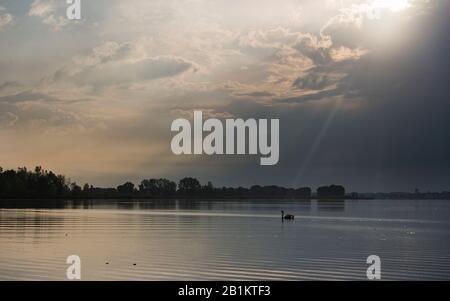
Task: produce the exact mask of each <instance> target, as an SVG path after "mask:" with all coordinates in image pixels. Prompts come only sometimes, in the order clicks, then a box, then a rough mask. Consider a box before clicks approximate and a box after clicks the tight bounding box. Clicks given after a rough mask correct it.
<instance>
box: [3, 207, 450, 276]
mask: <svg viewBox="0 0 450 301" xmlns="http://www.w3.org/2000/svg"><path fill="white" fill-rule="evenodd" d="M30 204H31V205H33V206H31V205H30ZM39 204H40V205H39V206H34V205H36V203H35V201H32V202H28V204H26V202H22V203H21V204H19V203H17V202H13V203H11V204H7V203H6V202H4V201H2V206H1V207H2V208H1V209H0V245H1V248H0V280H23V279H30V280H49V279H51V280H64V278H65V268H66V264H65V258H66V257H67V256H68V255H71V254H77V255H79V256H80V257H81V258H82V262H83V279H84V280H227V279H229V280H236V279H241V280H261V279H265V280H314V279H322V280H326V279H354V280H358V279H359V280H363V279H364V277H365V269H366V265H365V259H366V258H367V256H368V255H371V254H377V255H379V256H380V257H381V258H382V260H383V262H384V264H385V265H384V269H383V277H384V279H393V280H396V279H450V260H449V259H450V258H449V254H450V252H449V251H450V242H449V239H448V233H449V231H450V218H449V217H450V214H449V213H450V205H449V203H448V202H442V201H426V203H425V202H423V203H421V204H417V202H416V201H406V202H398V201H389V202H385V201H367V202H366V201H364V202H355V201H343V200H330V201H286V200H280V201H273V200H272V201H270V200H264V201H255V200H253V201H242V200H225V201H220V200H215V201H208V200H199V201H193V200H141V201H133V200H128V201H127V200H117V201H110V200H108V201H99V200H95V201H92V200H90V201H74V200H67V201H65V202H55V201H48V202H46V204H45V206H44V205H43V202H41V203H39ZM281 210H285V212H288V213H291V214H294V215H295V216H296V219H295V220H294V221H292V222H285V223H282V222H281V219H280V211H281ZM105 262H108V263H109V264H108V265H106V264H105ZM134 263H136V265H135V266H134V265H133V264H134Z"/></svg>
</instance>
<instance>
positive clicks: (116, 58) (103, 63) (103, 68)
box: [53, 42, 196, 87]
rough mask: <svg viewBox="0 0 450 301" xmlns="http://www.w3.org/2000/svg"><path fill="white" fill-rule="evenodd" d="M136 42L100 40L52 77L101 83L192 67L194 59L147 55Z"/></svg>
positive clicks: (167, 74)
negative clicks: (87, 51)
mask: <svg viewBox="0 0 450 301" xmlns="http://www.w3.org/2000/svg"><path fill="white" fill-rule="evenodd" d="M137 43H138V42H127V43H116V42H107V43H104V44H102V45H100V46H98V47H96V48H94V49H93V51H92V54H91V55H89V56H84V57H77V58H75V59H74V60H73V63H72V64H71V65H69V66H65V67H64V68H62V69H60V70H58V71H57V72H55V74H54V76H53V79H54V80H55V81H70V82H73V83H75V84H77V85H92V86H95V87H101V86H111V85H125V84H130V83H137V82H142V81H151V80H155V79H163V78H168V77H174V76H177V75H180V74H182V73H184V72H186V71H188V70H194V71H195V69H196V67H195V63H193V62H190V61H187V60H185V59H183V58H181V57H177V56H171V55H162V56H154V57H148V56H147V54H146V53H141V52H140V51H139V49H138V47H137Z"/></svg>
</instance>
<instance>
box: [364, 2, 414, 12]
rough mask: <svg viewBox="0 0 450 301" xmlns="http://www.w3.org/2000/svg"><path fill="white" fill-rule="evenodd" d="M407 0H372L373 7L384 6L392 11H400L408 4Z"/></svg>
mask: <svg viewBox="0 0 450 301" xmlns="http://www.w3.org/2000/svg"><path fill="white" fill-rule="evenodd" d="M409 2H410V1H409V0H373V2H372V6H373V7H380V8H386V9H389V10H392V11H400V10H404V9H406V8H408V7H409V6H410V3H409Z"/></svg>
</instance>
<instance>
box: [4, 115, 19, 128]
mask: <svg viewBox="0 0 450 301" xmlns="http://www.w3.org/2000/svg"><path fill="white" fill-rule="evenodd" d="M18 120H19V117H18V116H17V115H15V114H13V113H11V112H4V113H0V128H8V127H12V126H13V125H14V124H15V123H16V122H17V121H18Z"/></svg>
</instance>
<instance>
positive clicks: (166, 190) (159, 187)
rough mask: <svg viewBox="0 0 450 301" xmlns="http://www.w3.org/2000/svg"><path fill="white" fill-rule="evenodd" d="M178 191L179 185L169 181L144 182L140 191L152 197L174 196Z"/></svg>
mask: <svg viewBox="0 0 450 301" xmlns="http://www.w3.org/2000/svg"><path fill="white" fill-rule="evenodd" d="M176 190H177V184H176V183H175V182H172V181H170V180H168V179H148V180H142V182H141V184H140V185H139V191H140V192H142V193H144V194H145V195H150V196H164V195H173V194H175V192H176Z"/></svg>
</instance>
